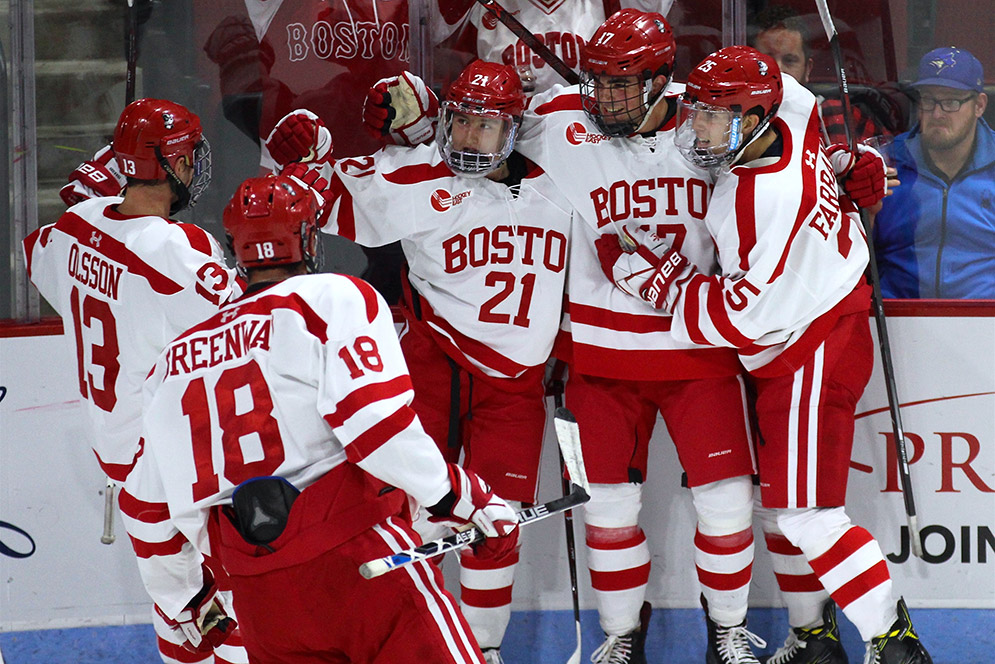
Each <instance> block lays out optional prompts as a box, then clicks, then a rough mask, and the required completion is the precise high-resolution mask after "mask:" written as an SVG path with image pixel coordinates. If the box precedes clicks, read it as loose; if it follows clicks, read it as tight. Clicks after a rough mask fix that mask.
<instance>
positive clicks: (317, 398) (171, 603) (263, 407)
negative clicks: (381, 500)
mask: <svg viewBox="0 0 995 664" xmlns="http://www.w3.org/2000/svg"><path fill="white" fill-rule="evenodd" d="M412 396H413V391H412V387H411V379H410V378H409V377H408V371H407V366H406V365H405V363H404V358H403V357H402V355H401V349H400V344H399V343H398V340H397V333H396V332H395V330H394V323H393V318H392V316H391V312H390V309H389V307H388V306H387V304H386V303H385V302H384V300H383V298H382V297H381V296H380V295H379V294H377V292H376V291H375V290H373V288H372V287H371V286H370V285H369V284H367V283H366V282H364V281H361V280H359V279H355V278H353V277H348V276H342V275H334V274H317V275H308V276H301V277H294V278H291V279H287V280H285V281H282V282H279V283H276V284H273V285H270V286H266V287H264V288H262V289H261V290H255V291H251V292H250V293H248V294H247V295H246V296H245V297H242V298H241V299H238V300H236V301H234V302H232V303H231V304H229V305H227V306H226V307H224V308H222V309H221V311H220V312H218V313H217V314H215V315H214V316H212V317H211V318H209V319H208V320H206V321H204V322H203V323H201V324H199V325H196V326H194V327H193V328H191V329H189V330H188V331H187V332H185V333H184V334H182V335H181V336H179V337H178V338H177V339H175V340H174V341H173V342H172V343H170V344H169V345H168V346H167V347H166V348H165V349H164V350H163V352H162V353H161V354H160V355H159V359H158V361H157V362H156V364H155V369H154V371H153V372H152V373H151V374H150V375H149V378H148V380H147V381H146V383H145V386H144V403H145V427H144V437H145V448H144V452H143V453H142V455H141V456H140V457H139V458H138V461H137V463H136V465H135V469H134V471H133V472H132V473H131V475H130V476H129V477H128V481H127V484H126V485H125V492H123V493H122V496H121V505H122V511H123V513H124V514H125V516H126V519H127V522H128V525H129V532H130V533H132V535H133V537H135V538H136V540H138V541H137V542H136V547H135V548H136V551H137V552H138V556H139V570H140V572H141V574H142V577H143V580H144V581H145V585H146V587H147V588H148V590H149V592H150V594H151V595H152V597H153V599H155V601H156V604H157V605H158V606H159V607H160V608H161V609H162V610H163V611H164V612H165V613H166V614H167V615H169V616H175V615H176V613H177V612H178V611H179V610H180V609H182V608H183V606H184V605H185V604H186V602H187V601H189V599H190V597H192V596H193V595H194V594H195V593H196V592H197V591H198V590H199V589H200V584H201V576H200V561H201V554H209V555H218V550H217V549H214V550H212V546H211V543H212V541H213V540H212V537H213V534H212V533H209V530H208V529H209V524H210V523H211V521H212V519H213V518H214V517H212V508H213V507H216V506H222V505H228V504H230V503H231V496H232V493H233V490H234V489H235V488H236V487H237V486H238V485H239V484H240V483H242V482H244V481H246V480H249V479H251V478H255V477H265V476H279V477H282V478H285V479H286V480H287V481H289V482H290V483H291V484H293V485H294V486H295V487H297V488H298V489H300V490H302V491H304V490H305V489H307V488H308V487H311V486H312V485H315V484H316V483H318V482H319V480H322V479H324V478H325V477H334V476H335V473H342V472H345V471H347V470H348V471H350V472H355V471H356V468H355V467H354V466H358V467H359V468H361V469H363V470H364V471H366V472H367V473H369V474H371V475H373V476H374V477H376V478H379V480H382V481H383V482H384V483H386V484H389V485H392V486H396V487H399V488H401V489H403V490H404V491H405V492H407V493H408V494H409V495H410V496H411V497H413V498H414V499H416V500H418V501H420V502H422V503H423V504H427V505H432V504H435V503H437V502H438V501H439V500H441V499H442V497H443V496H444V495H445V494H446V493H447V492H448V491H449V488H450V485H449V480H448V474H447V470H446V465H445V462H444V461H443V459H442V456H441V454H440V452H439V451H438V448H437V447H436V446H435V443H433V442H432V440H431V439H430V438H429V437H428V436H427V435H426V434H425V432H424V431H423V430H422V428H421V424H420V423H419V421H418V418H417V416H416V415H415V413H414V411H413V410H412V409H411V408H410V403H411V399H412ZM347 464H354V466H352V467H349V466H348V465H347ZM342 466H345V467H342ZM317 488H318V487H317V486H315V489H317ZM346 493H349V492H348V491H347V490H344V491H342V492H339V494H336V495H334V497H333V500H332V501H331V503H332V504H333V505H340V506H341V505H344V506H345V507H346V508H347V509H340V510H338V511H332V512H330V516H329V519H328V520H329V522H328V523H322V524H318V525H319V526H320V528H319V529H318V530H319V532H320V533H322V534H323V536H324V537H325V539H323V540H314V539H311V540H308V538H307V537H302V538H301V541H299V542H295V543H293V544H289V546H291V547H293V546H295V545H296V546H297V547H298V548H301V547H303V548H304V549H308V548H310V549H313V550H311V551H307V550H302V551H299V552H298V554H299V555H300V556H303V557H304V559H307V558H306V556H308V555H311V556H313V555H317V554H318V553H320V552H321V551H322V549H321V548H320V545H334V544H337V543H338V542H341V541H345V540H346V539H348V538H350V537H352V536H354V535H355V534H356V533H358V532H359V531H360V530H362V529H365V528H369V527H371V526H372V525H374V524H375V523H377V522H378V521H379V520H381V518H385V517H374V518H373V520H372V522H369V521H370V518H369V517H370V514H368V513H366V514H364V507H363V503H364V501H363V500H362V499H363V498H364V496H362V495H342V494H346ZM308 495H309V493H308V492H305V493H303V494H302V495H301V497H300V498H299V499H298V502H301V501H304V500H305V497H306V496H308ZM396 495H397V496H398V497H399V500H400V502H402V503H403V497H402V495H401V494H400V492H397V493H396ZM295 511H296V509H295ZM364 519H365V521H364ZM311 534H312V535H313V534H314V533H313V531H312V532H311ZM329 537H330V538H332V539H331V540H329V539H328V538H329ZM335 538H340V539H339V540H338V542H336V541H335ZM309 544H310V545H312V546H310V547H309V546H308V545H309ZM281 553H284V552H283V551H281ZM290 553H291V554H293V551H292V550H291V551H290ZM260 560H261V561H262V562H263V564H265V560H266V559H265V557H264V558H262V559H260ZM222 562H225V564H226V565H227V562H226V561H224V560H222ZM229 571H230V572H233V570H231V569H229Z"/></svg>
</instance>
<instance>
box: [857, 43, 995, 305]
mask: <svg viewBox="0 0 995 664" xmlns="http://www.w3.org/2000/svg"><path fill="white" fill-rule="evenodd" d="M913 85H914V86H915V87H916V88H917V90H918V92H919V103H918V123H917V124H916V125H915V126H914V127H913V128H912V129H911V130H910V131H908V132H907V133H904V134H900V135H899V136H897V137H896V138H895V142H894V143H893V144H892V145H891V149H890V151H889V152H890V154H891V157H892V160H893V161H894V166H895V167H896V168H897V169H898V179H899V180H900V181H901V183H902V184H901V186H899V187H897V188H896V189H895V190H894V193H893V195H891V196H889V197H888V198H886V199H884V202H883V205H882V207H881V211H880V212H878V214H877V217H876V219H875V223H874V242H875V250H876V253H877V259H878V268H879V271H880V274H881V291H882V293H883V295H884V296H885V297H897V298H952V299H995V131H992V128H991V127H989V126H988V124H987V123H986V122H985V121H984V120H983V119H982V117H981V116H982V114H983V113H984V112H985V107H986V106H987V104H988V96H987V95H986V94H985V93H984V87H983V86H984V72H983V71H982V67H981V63H980V62H978V59H977V58H975V57H974V56H973V55H971V53H969V52H967V51H965V50H963V49H958V48H953V47H943V48H937V49H934V50H932V51H930V52H929V53H927V54H926V55H924V56H923V57H922V60H920V62H919V76H918V80H917V81H916V82H915V83H914V84H913Z"/></svg>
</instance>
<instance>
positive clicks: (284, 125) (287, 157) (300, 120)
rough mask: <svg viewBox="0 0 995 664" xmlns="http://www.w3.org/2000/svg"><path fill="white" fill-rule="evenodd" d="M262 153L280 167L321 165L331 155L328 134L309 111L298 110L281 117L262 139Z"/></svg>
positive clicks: (330, 142)
mask: <svg viewBox="0 0 995 664" xmlns="http://www.w3.org/2000/svg"><path fill="white" fill-rule="evenodd" d="M266 149H267V150H269V154H270V156H271V157H273V159H274V160H275V161H276V163H278V164H280V165H281V166H285V165H287V164H291V163H293V162H297V161H301V162H305V163H308V162H312V161H324V160H325V159H326V158H327V157H328V155H329V154H330V153H331V151H332V133H331V132H330V131H328V128H327V127H326V126H325V123H324V122H322V121H321V118H319V117H318V116H317V115H315V114H314V113H312V112H311V111H309V110H307V109H303V108H299V109H297V110H295V111H290V113H287V114H286V115H284V116H283V117H282V118H281V119H280V121H279V122H277V123H276V126H275V127H273V131H271V132H270V134H269V136H268V137H267V138H266Z"/></svg>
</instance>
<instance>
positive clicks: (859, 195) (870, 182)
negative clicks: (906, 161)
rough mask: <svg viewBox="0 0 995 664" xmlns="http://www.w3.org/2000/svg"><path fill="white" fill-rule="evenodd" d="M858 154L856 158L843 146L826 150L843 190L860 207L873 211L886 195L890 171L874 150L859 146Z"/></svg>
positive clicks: (835, 146)
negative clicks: (871, 208)
mask: <svg viewBox="0 0 995 664" xmlns="http://www.w3.org/2000/svg"><path fill="white" fill-rule="evenodd" d="M857 152H858V155H857V156H854V154H853V153H852V152H850V150H849V148H847V146H845V145H843V144H840V143H835V144H833V145H830V146H829V147H828V148H826V153H827V154H828V155H829V160H830V162H831V163H832V165H833V172H834V173H836V177H837V178H838V179H839V180H840V183H841V184H842V185H843V191H845V192H846V195H847V196H849V197H850V200H852V201H853V202H854V203H856V204H857V206H858V207H861V208H870V207H872V206H873V205H875V204H876V203H877V202H878V201H880V200H881V199H882V198H884V197H885V196H886V195H887V192H888V179H887V169H886V166H885V162H884V157H882V156H881V153H879V152H878V151H877V150H875V149H874V148H872V147H870V146H867V145H859V144H858V145H857Z"/></svg>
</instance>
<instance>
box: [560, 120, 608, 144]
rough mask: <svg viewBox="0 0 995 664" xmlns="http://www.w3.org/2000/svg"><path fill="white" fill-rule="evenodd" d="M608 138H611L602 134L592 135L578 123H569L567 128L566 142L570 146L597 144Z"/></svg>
mask: <svg viewBox="0 0 995 664" xmlns="http://www.w3.org/2000/svg"><path fill="white" fill-rule="evenodd" d="M610 138H611V136H605V135H604V134H592V133H591V132H589V131H588V130H587V127H585V126H584V125H582V124H581V123H579V122H571V123H570V124H569V125H568V126H567V142H568V143H570V145H583V144H584V143H594V144H598V143H601V142H602V141H607V140H609V139H610Z"/></svg>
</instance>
